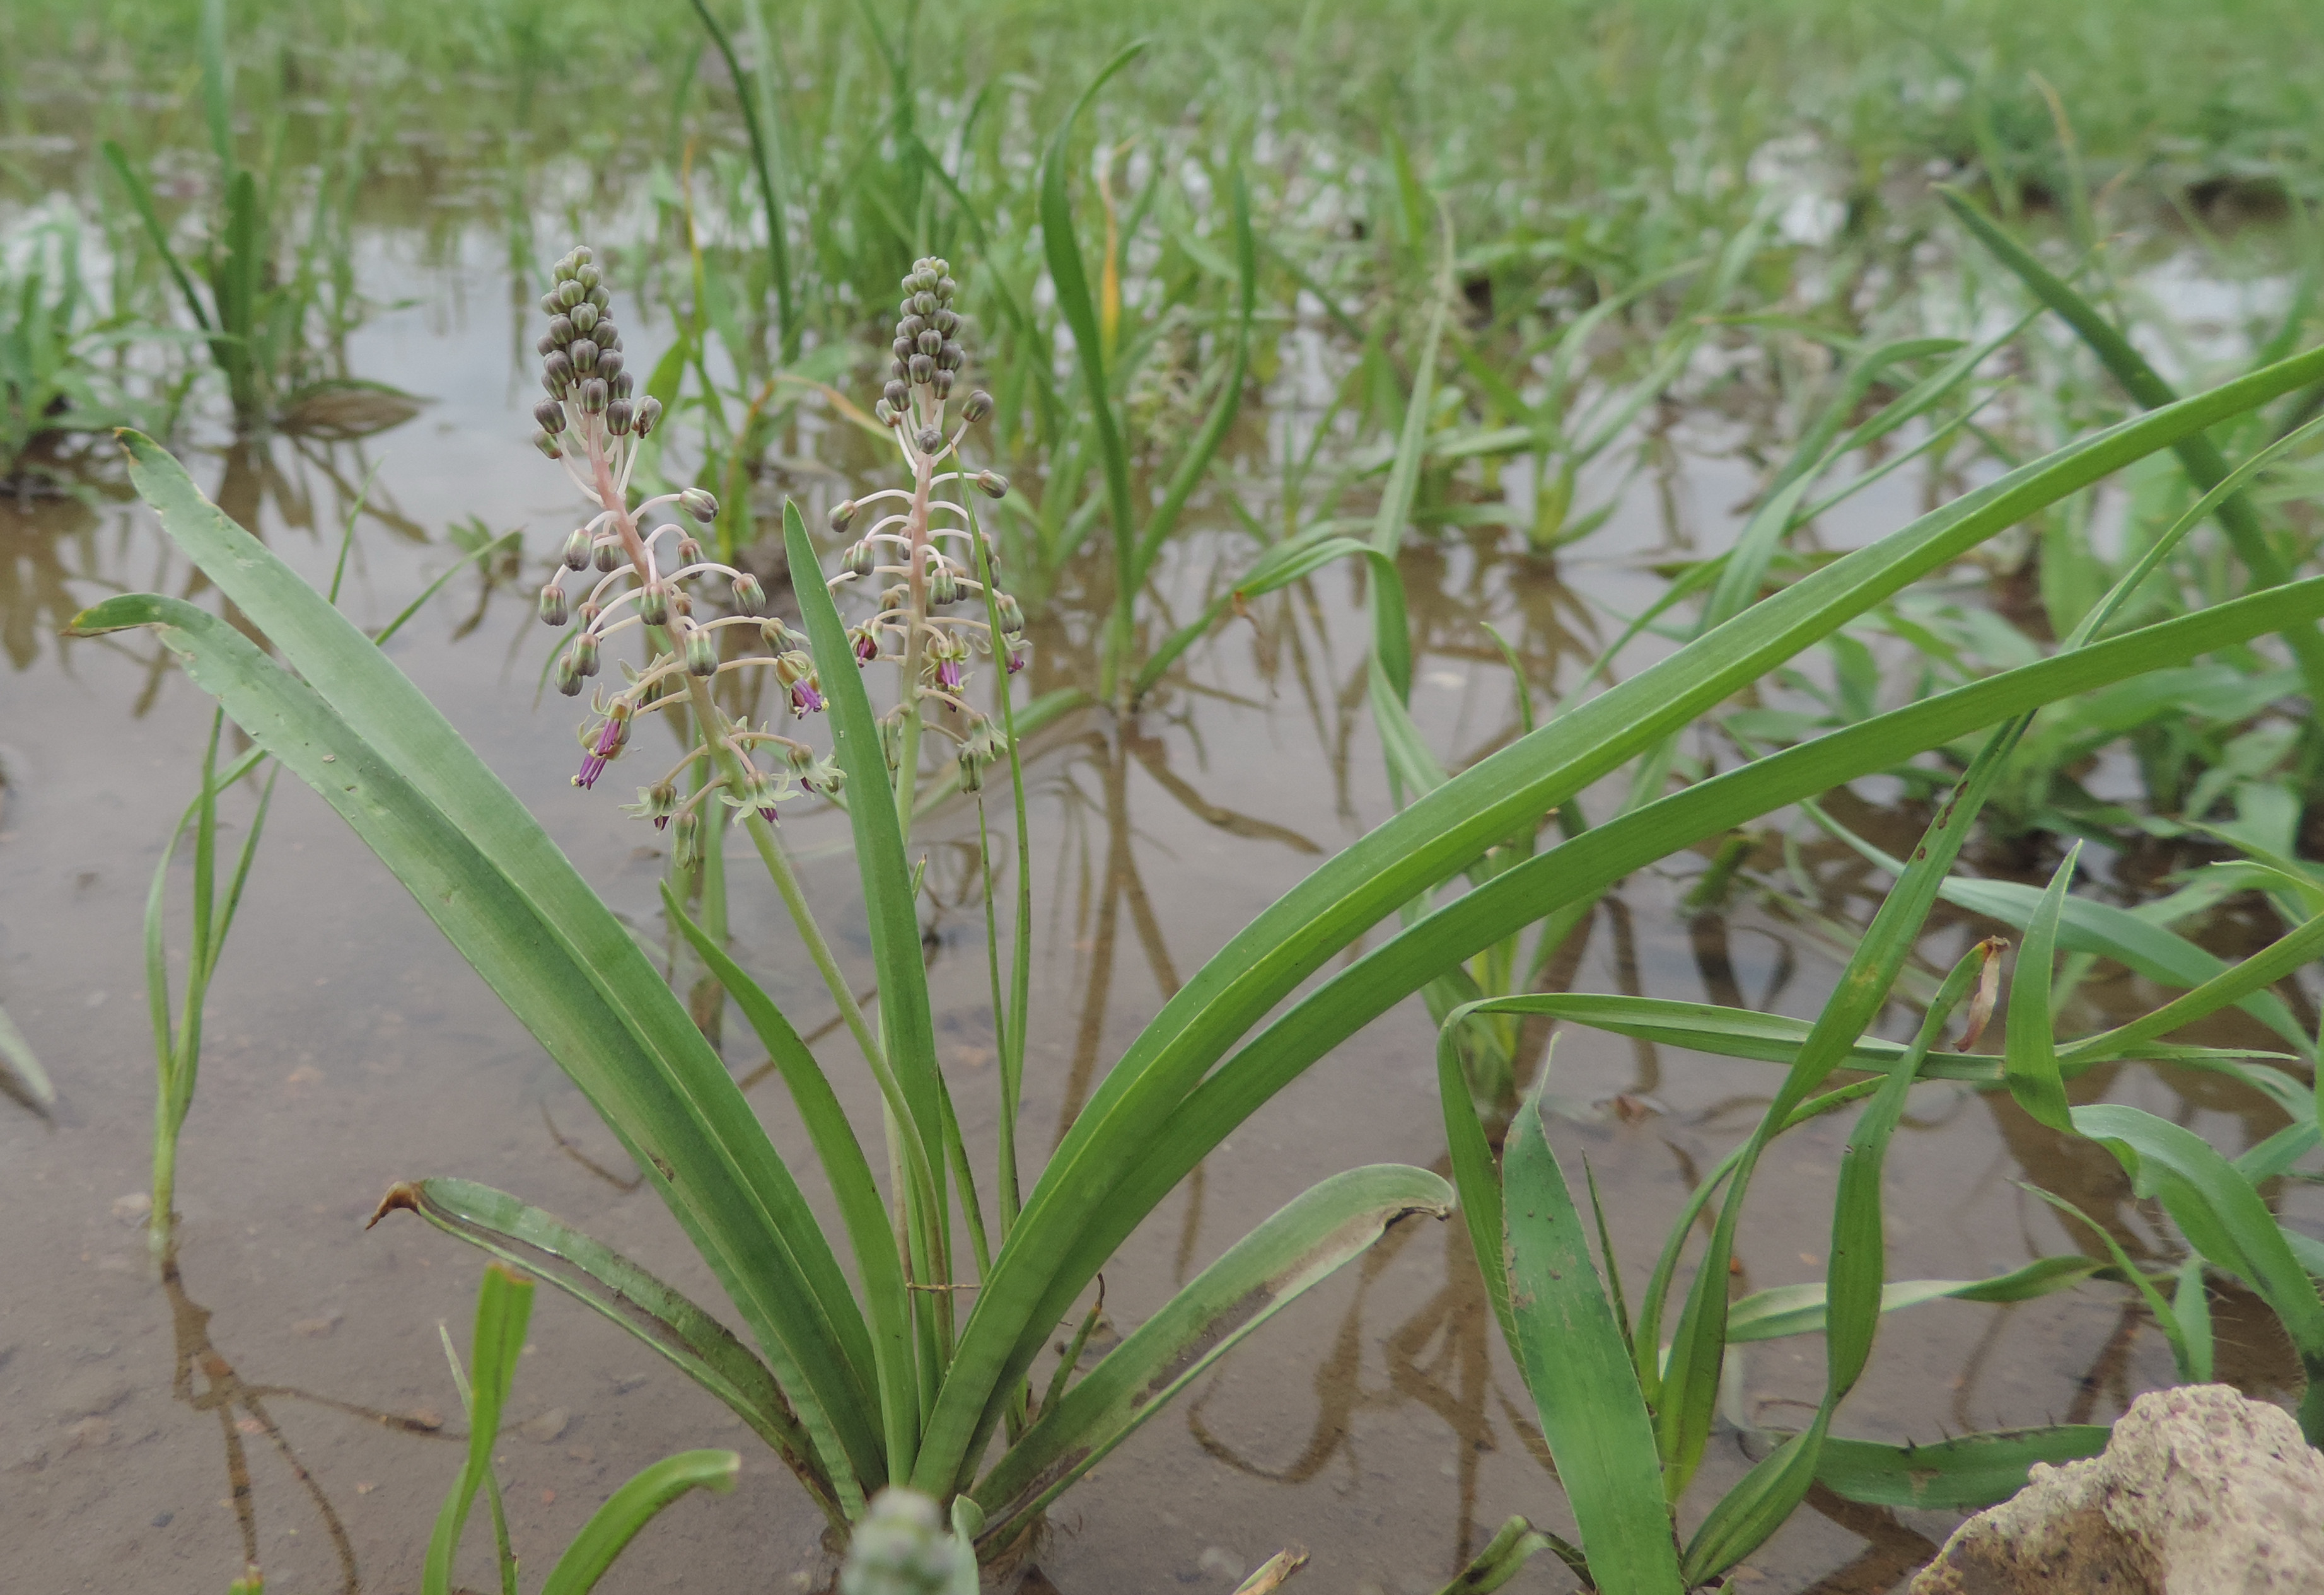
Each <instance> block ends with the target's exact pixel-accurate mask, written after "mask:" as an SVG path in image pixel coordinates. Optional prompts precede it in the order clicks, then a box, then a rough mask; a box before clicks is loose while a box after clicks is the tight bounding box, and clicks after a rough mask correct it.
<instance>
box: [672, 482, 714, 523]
mask: <svg viewBox="0 0 2324 1595" xmlns="http://www.w3.org/2000/svg"><path fill="white" fill-rule="evenodd" d="M678 508H679V509H681V510H684V511H685V512H687V514H689V515H691V516H693V517H694V518H695V519H696V521H701V522H702V523H703V524H704V525H705V526H707V525H709V524H710V523H711V522H712V521H715V520H717V519H718V501H717V499H715V497H713V496H712V495H711V494H710V493H709V492H708V491H707V490H706V489H704V488H699V487H689V488H687V490H686V491H685V492H684V493H679V494H678Z"/></svg>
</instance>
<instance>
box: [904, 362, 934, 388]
mask: <svg viewBox="0 0 2324 1595" xmlns="http://www.w3.org/2000/svg"><path fill="white" fill-rule="evenodd" d="M905 370H907V371H908V372H910V373H911V376H912V381H913V382H915V383H926V382H927V380H928V379H929V378H930V377H932V376H934V375H936V359H935V357H934V356H932V355H913V356H912V357H911V359H910V360H909V361H908V363H907V364H906V365H905Z"/></svg>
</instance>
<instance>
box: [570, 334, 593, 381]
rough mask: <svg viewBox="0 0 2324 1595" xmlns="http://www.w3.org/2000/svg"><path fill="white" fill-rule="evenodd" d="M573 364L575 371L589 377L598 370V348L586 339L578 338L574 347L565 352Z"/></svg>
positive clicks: (574, 342) (574, 341)
mask: <svg viewBox="0 0 2324 1595" xmlns="http://www.w3.org/2000/svg"><path fill="white" fill-rule="evenodd" d="M565 353H566V355H567V358H568V359H570V360H571V361H572V362H573V369H574V370H576V371H577V372H579V373H581V374H582V375H583V376H587V375H589V374H590V373H593V372H595V370H596V369H597V346H596V345H595V344H594V343H592V342H591V341H590V340H589V339H587V338H586V337H576V338H575V339H574V340H573V346H572V347H570V348H568V349H567V350H566V351H565Z"/></svg>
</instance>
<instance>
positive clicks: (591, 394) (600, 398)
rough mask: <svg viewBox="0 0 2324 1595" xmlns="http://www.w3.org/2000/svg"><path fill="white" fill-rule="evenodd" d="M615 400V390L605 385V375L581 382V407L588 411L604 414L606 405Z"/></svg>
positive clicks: (589, 412)
mask: <svg viewBox="0 0 2324 1595" xmlns="http://www.w3.org/2000/svg"><path fill="white" fill-rule="evenodd" d="M574 347H575V348H576V349H577V348H579V347H580V345H578V344H576V345H575V346H574ZM612 402H613V389H611V388H609V387H607V386H606V385H605V379H604V377H602V376H593V377H590V378H589V379H588V380H586V382H584V383H582V384H581V408H582V410H584V411H586V413H588V414H590V415H603V414H604V413H605V406H607V405H608V404H611V403H612Z"/></svg>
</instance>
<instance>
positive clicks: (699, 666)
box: [686, 626, 718, 677]
mask: <svg viewBox="0 0 2324 1595" xmlns="http://www.w3.org/2000/svg"><path fill="white" fill-rule="evenodd" d="M686 669H687V674H688V675H692V676H702V677H711V676H715V675H716V674H718V639H717V638H716V637H715V636H714V635H712V633H711V631H710V628H709V627H707V626H696V627H695V628H694V630H692V631H691V632H687V634H686Z"/></svg>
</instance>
